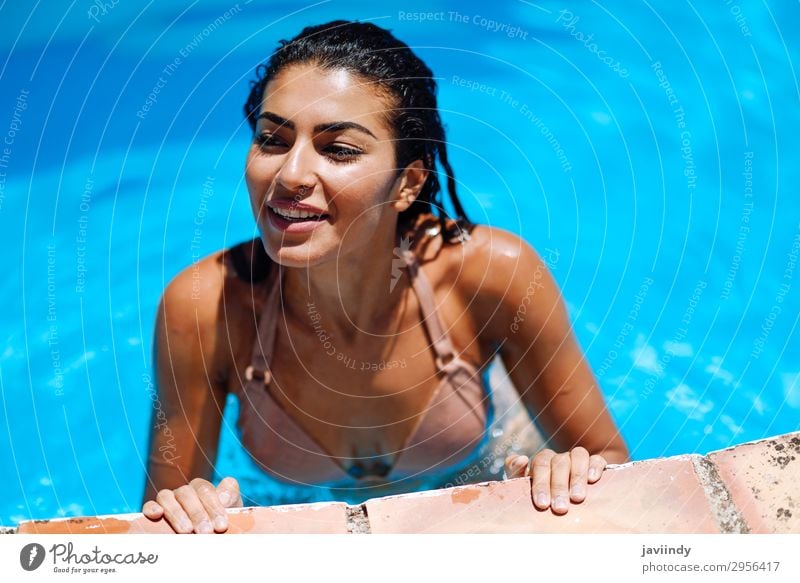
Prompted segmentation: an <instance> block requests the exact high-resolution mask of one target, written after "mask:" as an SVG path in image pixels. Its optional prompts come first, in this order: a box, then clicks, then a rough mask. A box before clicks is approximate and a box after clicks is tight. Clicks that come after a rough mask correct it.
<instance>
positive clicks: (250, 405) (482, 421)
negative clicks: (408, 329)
mask: <svg viewBox="0 0 800 583" xmlns="http://www.w3.org/2000/svg"><path fill="white" fill-rule="evenodd" d="M401 254H402V258H403V260H404V262H405V264H406V266H407V269H408V274H409V278H410V280H411V283H412V288H413V290H414V292H415V294H416V296H417V298H418V301H419V304H420V309H421V312H422V323H423V326H424V327H425V330H426V333H427V335H428V338H429V340H430V342H431V345H432V347H433V350H434V353H435V363H436V368H437V374H440V375H443V376H442V378H441V380H440V382H439V384H438V385H437V386H436V388H435V389H434V392H433V394H432V396H431V397H430V401H429V403H428V406H427V407H426V408H425V409H424V410H423V411H422V412H421V413H420V414H419V419H418V421H417V424H416V426H415V429H414V430H413V431H412V432H411V435H410V436H409V437H408V438H407V439H406V443H405V444H404V446H403V447H402V448H401V450H400V451H399V452H396V453H395V455H394V461H393V463H392V464H387V463H386V462H384V461H383V460H381V459H377V458H366V457H351V458H345V460H347V461H348V462H350V463H349V464H347V465H345V464H344V463H343V462H342V461H340V460H339V459H337V458H336V457H334V456H332V455H331V454H329V453H328V452H327V451H326V449H325V447H324V446H323V445H322V444H321V443H318V442H317V441H316V440H315V439H314V438H313V437H312V436H311V435H309V434H308V433H307V432H306V431H305V430H304V429H303V428H302V427H300V425H299V424H298V423H297V422H296V421H295V420H294V419H293V418H292V417H291V416H290V415H289V413H288V412H287V411H286V410H285V409H284V408H283V407H282V406H281V405H280V403H279V402H278V401H277V400H276V399H275V398H274V397H273V396H272V395H271V393H270V391H271V390H272V387H273V385H277V387H280V382H279V381H280V379H275V378H273V376H272V372H271V369H270V363H271V360H272V353H273V350H274V348H275V337H276V330H277V324H278V320H279V318H280V313H279V308H280V302H281V297H280V294H281V280H282V275H281V274H282V273H283V269H282V266H280V265H278V264H275V265H273V269H272V270H271V272H270V274H269V278H270V282H269V290H270V291H269V295H268V297H267V301H266V303H265V305H264V308H263V310H262V313H261V317H260V319H259V323H258V335H257V339H256V342H255V343H254V346H253V352H252V359H251V364H250V366H248V367H247V369H246V372H245V382H244V383H243V384H242V386H241V390H238V391H236V393H237V396H238V398H239V418H238V421H237V427H238V429H239V435H240V439H241V442H242V445H243V446H244V447H245V449H246V450H247V452H248V453H249V455H250V457H251V458H252V459H253V460H254V461H255V462H256V463H257V465H258V466H260V467H261V469H262V470H264V471H265V472H266V473H267V474H269V475H270V476H272V477H273V478H275V479H277V480H279V481H283V482H286V483H291V484H293V485H300V484H303V485H315V486H321V485H329V486H333V487H340V486H344V487H349V485H350V484H355V485H358V484H369V483H376V482H377V483H381V482H384V483H388V482H396V481H398V480H413V479H414V478H418V477H420V476H433V475H444V474H446V473H447V472H448V470H449V469H452V468H455V467H457V466H459V465H461V464H463V463H464V461H465V460H466V459H467V458H469V457H470V454H471V453H472V454H474V452H475V451H477V450H478V449H479V446H480V445H485V442H486V439H484V438H485V436H486V434H488V431H487V430H488V427H489V424H490V422H491V418H492V417H493V407H492V403H491V399H490V398H489V394H488V389H487V386H486V383H485V382H484V379H483V378H482V375H481V372H480V371H479V370H478V369H477V368H476V367H475V366H474V365H472V364H471V363H469V362H467V361H465V360H463V359H462V358H460V357H459V355H457V354H456V351H455V349H454V347H453V344H452V342H451V340H450V338H449V337H448V335H447V333H446V331H445V329H444V326H443V325H442V322H441V320H440V319H439V317H438V315H437V313H436V305H435V298H434V294H433V290H432V288H431V286H430V283H429V281H428V279H427V278H426V276H425V274H424V273H423V271H422V270H421V269H420V267H419V264H418V262H417V259H416V256H415V255H414V254H413V253H412V252H410V251H407V250H402V251H401ZM275 267H277V269H275Z"/></svg>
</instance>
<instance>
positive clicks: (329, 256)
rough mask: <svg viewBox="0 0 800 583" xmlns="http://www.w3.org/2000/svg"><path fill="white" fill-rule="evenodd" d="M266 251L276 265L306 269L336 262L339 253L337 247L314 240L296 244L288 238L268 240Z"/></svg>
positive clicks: (265, 244)
mask: <svg viewBox="0 0 800 583" xmlns="http://www.w3.org/2000/svg"><path fill="white" fill-rule="evenodd" d="M262 241H264V237H263V236H262ZM264 249H266V251H267V255H269V257H270V259H272V260H273V261H274V262H275V263H278V264H280V265H283V266H284V267H295V268H304V269H305V268H309V267H314V266H317V265H321V264H323V263H327V262H329V261H336V258H337V256H338V251H339V249H338V247H336V246H331V245H323V244H321V243H320V242H315V241H314V240H313V239H309V240H305V241H297V242H295V241H291V240H290V239H288V238H284V239H280V238H279V239H278V240H277V241H276V240H274V239H273V238H272V237H268V238H266V241H265V243H264Z"/></svg>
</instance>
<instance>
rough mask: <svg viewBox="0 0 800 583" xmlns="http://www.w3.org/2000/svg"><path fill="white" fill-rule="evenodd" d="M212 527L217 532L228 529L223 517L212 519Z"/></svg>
mask: <svg viewBox="0 0 800 583" xmlns="http://www.w3.org/2000/svg"><path fill="white" fill-rule="evenodd" d="M214 527H215V528H216V529H217V530H225V529H226V528H227V527H228V520H227V519H226V518H225V517H224V516H217V517H216V518H215V519H214Z"/></svg>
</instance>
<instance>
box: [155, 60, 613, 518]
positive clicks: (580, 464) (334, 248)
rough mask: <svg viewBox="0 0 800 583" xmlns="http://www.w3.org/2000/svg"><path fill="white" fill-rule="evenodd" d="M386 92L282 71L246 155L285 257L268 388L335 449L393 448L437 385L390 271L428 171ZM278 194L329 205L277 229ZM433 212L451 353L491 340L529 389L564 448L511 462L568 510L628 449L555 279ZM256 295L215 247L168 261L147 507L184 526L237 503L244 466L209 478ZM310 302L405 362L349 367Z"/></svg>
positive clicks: (402, 289) (509, 244)
mask: <svg viewBox="0 0 800 583" xmlns="http://www.w3.org/2000/svg"><path fill="white" fill-rule="evenodd" d="M390 106H391V104H390V103H389V102H388V101H387V98H386V97H385V96H384V95H383V94H382V93H381V92H380V91H377V90H376V89H375V87H374V85H373V84H372V83H370V82H367V81H364V80H363V79H361V78H359V77H356V76H354V75H352V74H351V73H348V72H345V71H341V70H335V71H323V70H320V69H317V68H315V67H311V66H295V67H290V68H288V69H285V70H283V71H282V72H281V73H279V74H278V76H277V77H276V78H275V79H273V80H272V81H271V82H270V83H269V85H268V87H267V90H266V91H265V97H264V101H263V103H262V108H261V112H262V114H264V115H262V117H261V118H260V119H259V121H258V126H257V128H256V132H255V137H254V141H253V144H252V146H251V148H250V150H249V152H248V155H247V163H246V169H245V177H246V181H247V186H248V191H249V193H250V203H251V208H252V210H253V215H254V217H255V218H256V221H257V224H258V227H259V231H260V235H261V241H262V242H263V245H264V248H265V249H266V251H267V254H268V255H269V257H270V258H271V260H272V261H274V262H277V263H280V264H281V265H283V266H284V281H283V287H282V318H281V321H280V322H279V323H278V326H277V337H276V347H277V348H276V351H275V354H274V357H273V358H274V360H273V362H272V370H273V374H274V377H275V378H278V379H280V387H281V390H280V391H275V392H274V397H275V398H276V399H277V400H279V402H280V404H281V405H282V406H283V407H284V408H285V409H286V411H287V412H288V413H289V414H290V415H291V416H292V417H293V418H294V419H295V420H296V421H297V423H298V424H299V425H300V426H301V427H303V428H304V429H305V430H306V431H307V432H308V433H309V434H310V435H311V436H312V437H313V438H315V440H316V441H317V442H319V443H323V444H325V448H326V450H327V451H328V452H329V453H330V454H331V455H332V456H334V457H335V458H337V459H346V458H348V457H350V456H354V455H359V456H360V455H380V454H381V453H383V452H396V451H398V450H399V448H400V447H401V445H402V444H403V443H404V442H405V440H406V438H407V436H408V435H409V434H410V433H411V432H412V431H413V429H414V425H415V423H416V422H417V420H418V418H419V416H420V413H421V412H422V411H423V410H424V407H425V405H426V404H427V402H428V399H429V398H430V394H431V392H432V391H433V389H434V388H435V387H436V385H437V384H438V383H439V381H440V378H439V375H438V373H437V371H436V367H435V363H434V359H433V354H432V352H431V350H430V345H429V344H430V343H429V340H428V338H427V337H426V335H425V333H424V331H423V329H422V327H421V323H420V321H419V320H420V315H419V314H420V311H419V305H418V303H417V299H416V296H415V294H414V293H413V290H412V289H411V286H410V282H409V280H408V277H407V275H406V274H405V273H402V274H401V276H400V277H399V279H397V277H396V276H395V280H396V283H395V285H394V286H393V287H390V285H389V283H390V281H392V278H393V273H394V272H393V268H394V267H395V266H394V265H393V261H392V260H393V259H394V258H396V255H395V254H394V250H395V247H396V246H397V244H398V233H397V228H396V225H397V217H398V213H400V212H401V211H403V210H404V209H406V208H408V206H409V205H410V204H411V202H412V201H413V199H414V198H415V197H416V196H417V194H418V193H419V190H420V188H421V187H422V184H423V182H424V180H425V177H426V176H425V171H424V169H423V168H422V165H421V163H420V162H419V161H417V162H415V163H413V164H411V165H409V166H408V167H407V168H405V169H404V170H403V171H402V172H401V173H399V174H398V172H397V171H396V170H395V168H396V164H395V158H394V156H395V144H394V141H393V134H392V131H391V128H390V127H389V126H388V125H387V122H386V120H385V118H384V114H383V112H384V111H385V110H386V108H387V107H390ZM339 122H346V123H339ZM276 200H284V201H285V200H295V201H299V202H301V203H304V204H308V205H312V206H314V207H316V208H318V209H320V210H321V211H323V212H324V213H326V214H327V218H325V219H323V220H322V222H321V223H320V224H319V225H318V226H317V228H316V229H314V230H313V231H312V232H305V233H287V232H281V231H280V230H278V229H276V228H275V226H274V225H273V223H272V222H271V221H270V218H269V213H270V212H272V211H270V210H269V206H268V203H273V202H274V201H276ZM437 224H438V223H437V221H436V220H435V219H434V218H433V217H432V216H422V217H420V219H419V221H418V223H417V224H416V225H415V226H414V227H415V228H414V229H413V231H412V232H410V233H409V235H410V240H411V250H412V251H413V252H414V253H415V254H416V255H417V257H418V258H419V261H420V264H421V269H422V270H423V271H424V273H425V275H426V276H427V278H428V279H429V281H430V282H431V285H432V287H433V289H434V293H435V296H436V304H437V306H438V312H439V317H440V319H441V320H442V321H443V323H444V324H445V328H446V329H447V330H448V334H449V335H450V336H451V339H452V340H453V343H454V345H455V347H456V349H457V351H458V352H460V354H461V357H462V358H464V359H465V360H468V361H470V362H471V363H473V364H474V365H475V366H476V367H478V368H482V367H484V366H486V365H488V364H489V361H490V359H491V357H492V355H493V354H494V353H495V350H496V349H499V355H500V357H501V358H502V360H503V364H504V365H505V367H506V369H507V370H508V371H509V376H510V378H511V380H512V382H513V384H514V386H515V387H516V388H517V390H518V391H519V393H520V397H521V399H522V401H523V402H524V403H525V405H526V406H527V408H528V409H529V411H531V412H533V413H534V414H535V415H537V420H538V422H539V424H540V426H541V427H542V429H543V430H544V431H545V432H546V433H547V434H548V435H549V436H550V437H551V439H550V443H551V444H553V446H554V447H556V448H557V449H558V450H559V452H561V453H557V452H556V451H554V450H549V449H547V450H542V451H540V452H530V455H529V456H510V457H509V458H508V459H507V460H506V472H507V474H508V476H509V477H520V476H524V475H531V476H532V480H531V484H532V498H533V503H534V504H535V506H536V507H537V508H539V509H547V508H550V509H551V510H552V511H553V512H555V513H558V514H562V513H564V512H566V511H567V509H568V506H569V504H570V503H571V502H572V503H576V502H581V501H582V500H583V499H584V498H585V497H586V494H587V485H588V484H590V483H592V482H595V481H597V480H598V479H599V478H600V476H601V474H602V471H603V469H604V468H605V466H606V463H607V462H608V463H621V462H624V461H626V460H627V458H628V452H627V449H626V446H625V444H624V442H623V440H622V438H621V437H620V435H619V433H618V429H617V427H616V426H615V424H614V422H613V420H612V419H611V417H610V415H609V413H608V411H607V409H606V406H605V403H604V401H603V398H602V395H601V393H600V391H599V389H598V385H597V381H596V379H595V378H594V375H593V374H592V371H591V369H590V368H589V365H588V363H587V361H586V360H585V357H584V355H583V353H582V350H581V348H580V346H579V345H578V343H577V341H576V339H575V337H574V334H573V332H572V329H571V326H570V323H569V319H568V316H567V313H566V310H565V307H564V302H563V299H562V297H561V293H560V291H559V289H558V286H557V284H556V283H555V281H554V279H553V278H552V276H551V274H550V273H549V270H548V269H547V266H546V263H545V261H544V260H543V259H542V258H541V257H540V256H539V254H538V253H537V252H536V251H535V250H534V249H533V248H532V247H531V246H530V245H529V244H528V243H526V242H525V241H523V240H522V239H520V238H519V237H517V236H516V235H513V234H511V233H509V232H507V231H504V230H502V229H497V228H491V227H487V226H477V227H476V228H475V229H474V231H473V232H472V237H471V238H470V239H469V240H468V241H466V242H465V243H463V244H460V243H459V244H455V245H452V244H446V243H443V241H442V238H441V237H440V236H438V235H435V234H432V233H430V234H428V233H429V230H430V229H435V227H436V225H437ZM532 282H534V283H535V284H534V285H532ZM532 290H533V293H532ZM266 293H267V285H266V282H264V283H257V284H254V285H253V284H249V283H247V282H245V281H243V280H242V279H241V278H240V277H239V276H238V275H237V274H236V273H235V271H234V269H233V266H232V264H231V260H230V255H229V252H228V251H227V250H223V251H220V252H217V253H214V254H212V255H211V256H209V257H207V258H205V259H203V260H202V261H200V262H199V263H198V264H197V265H196V266H190V267H189V268H187V269H185V270H184V271H183V272H181V273H180V274H178V275H177V276H176V277H175V278H174V279H173V280H172V282H171V283H170V284H169V286H168V287H167V289H166V290H165V292H164V295H163V297H162V301H161V303H160V306H159V311H158V315H157V323H156V337H155V346H156V358H155V361H156V368H157V382H158V388H159V398H160V402H161V407H162V409H163V411H164V419H163V420H161V421H162V422H161V423H160V425H157V426H156V428H155V429H154V430H153V434H152V439H151V452H150V461H149V465H148V474H149V478H150V479H149V481H148V484H147V487H146V491H145V501H146V502H145V504H144V506H143V512H144V513H145V514H146V515H147V516H148V517H150V518H152V519H154V520H157V519H160V518H162V517H165V518H166V519H167V520H168V521H169V523H170V524H171V525H172V526H173V528H174V529H175V531H176V532H183V533H188V532H223V531H224V530H226V529H227V515H226V512H225V508H229V507H236V506H241V505H242V499H241V496H240V493H239V487H238V484H237V483H236V480H234V479H233V478H226V479H225V480H223V481H222V482H220V484H218V485H217V486H216V487H215V486H214V485H213V484H211V483H210V482H209V480H210V478H211V475H212V467H213V464H214V461H215V458H216V452H217V442H218V440H219V434H220V426H221V420H222V410H223V407H224V402H225V397H226V394H227V392H228V391H229V390H231V387H232V386H235V384H237V383H242V382H243V379H244V371H245V369H246V368H247V366H248V365H249V363H250V356H251V350H252V346H253V343H254V342H255V340H256V333H257V331H256V324H255V318H256V315H257V314H259V313H260V312H261V310H262V308H263V305H264V302H265V300H266ZM308 302H313V303H314V306H315V309H316V311H317V312H318V313H319V314H321V316H322V318H323V319H324V322H325V328H326V330H327V331H328V332H329V334H330V336H332V337H333V338H335V339H336V349H337V351H338V352H341V353H343V354H344V355H347V356H348V357H350V358H353V359H354V360H355V361H356V362H362V363H363V362H366V363H377V362H382V361H383V362H391V361H403V360H404V361H405V362H407V363H408V366H406V367H404V368H393V369H387V370H377V371H375V370H372V369H371V367H369V366H368V367H367V370H362V369H363V367H361V366H356V367H355V369H351V368H348V367H344V366H343V365H342V362H341V360H337V359H335V358H331V356H330V355H329V354H327V353H326V351H325V350H323V349H322V347H321V345H320V341H319V338H318V336H317V335H316V334H315V330H314V328H313V325H312V324H313V322H312V321H310V319H309V317H308V309H307V306H308ZM523 302H524V305H525V306H526V309H525V312H524V318H522V319H520V316H519V315H520V306H521V305H522V304H523ZM364 425H369V426H375V429H374V431H373V432H372V433H371V434H370V438H369V439H366V440H365V439H364V433H363V431H360V432H354V431H353V430H352V429H349V427H351V426H352V427H355V426H364ZM164 428H168V431H165V429H164ZM356 435H358V437H359V439H356ZM265 438H266V437H265ZM167 454H168V455H167Z"/></svg>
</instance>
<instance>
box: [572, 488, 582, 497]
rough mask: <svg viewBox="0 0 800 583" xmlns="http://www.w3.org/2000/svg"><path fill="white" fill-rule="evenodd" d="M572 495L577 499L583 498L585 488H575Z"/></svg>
mask: <svg viewBox="0 0 800 583" xmlns="http://www.w3.org/2000/svg"><path fill="white" fill-rule="evenodd" d="M572 495H573V496H576V497H580V496H583V487H582V486H573V487H572Z"/></svg>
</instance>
